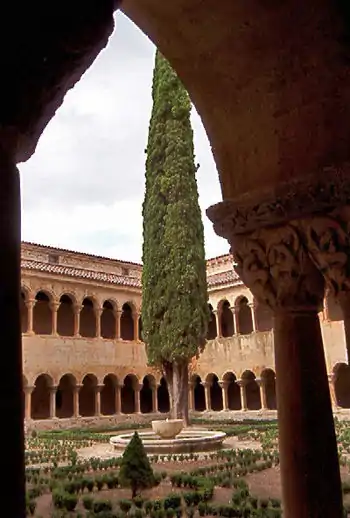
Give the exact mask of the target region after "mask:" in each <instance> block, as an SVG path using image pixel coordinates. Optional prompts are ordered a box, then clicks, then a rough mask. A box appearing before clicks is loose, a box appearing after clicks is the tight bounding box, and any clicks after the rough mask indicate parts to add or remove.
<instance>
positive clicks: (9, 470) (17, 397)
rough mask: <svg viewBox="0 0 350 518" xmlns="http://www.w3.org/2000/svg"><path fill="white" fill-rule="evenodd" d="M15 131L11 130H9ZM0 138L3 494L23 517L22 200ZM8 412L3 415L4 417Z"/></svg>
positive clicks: (8, 147)
mask: <svg viewBox="0 0 350 518" xmlns="http://www.w3.org/2000/svg"><path fill="white" fill-rule="evenodd" d="M13 129H14V130H15V128H13ZM1 132H2V133H1V134H2V140H1V141H0V249H1V268H0V288H1V289H0V293H1V296H0V328H1V334H2V337H3V343H4V344H5V347H6V362H5V364H4V368H3V369H2V374H1V376H2V377H1V383H2V387H3V394H2V397H1V398H0V415H1V416H3V418H4V419H5V418H6V425H5V426H3V430H2V431H3V439H2V440H3V444H4V445H5V446H4V447H5V448H6V455H4V457H3V460H2V469H3V472H4V473H6V477H5V478H4V479H3V483H2V487H1V489H2V493H3V495H7V506H8V507H7V508H8V509H11V513H10V514H11V515H12V516H16V517H17V516H18V517H21V518H22V517H24V516H25V511H24V509H25V476H24V446H23V445H24V420H23V414H24V412H23V386H22V384H23V378H22V368H23V358H22V342H21V340H22V332H21V327H22V326H21V310H20V293H21V200H20V179H19V173H18V170H17V168H16V166H15V161H14V159H13V158H12V156H11V155H10V153H11V151H10V150H11V147H12V149H13V148H14V146H15V145H16V144H15V143H13V142H4V140H5V139H4V138H3V134H4V132H6V129H4V127H2V129H1ZM5 416H6V417H5Z"/></svg>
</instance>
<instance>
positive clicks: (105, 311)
mask: <svg viewBox="0 0 350 518" xmlns="http://www.w3.org/2000/svg"><path fill="white" fill-rule="evenodd" d="M101 336H102V338H106V339H109V340H113V339H114V338H115V336H116V318H115V311H114V307H113V304H112V303H111V302H110V301H109V300H105V301H104V303H103V306H102V313H101Z"/></svg>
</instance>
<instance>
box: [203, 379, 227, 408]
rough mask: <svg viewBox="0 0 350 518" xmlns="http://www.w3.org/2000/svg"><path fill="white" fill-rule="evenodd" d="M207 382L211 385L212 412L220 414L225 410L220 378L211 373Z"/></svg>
mask: <svg viewBox="0 0 350 518" xmlns="http://www.w3.org/2000/svg"><path fill="white" fill-rule="evenodd" d="M205 381H206V383H207V384H208V385H209V393H210V410H214V411H215V412H219V411H220V410H222V409H223V400H222V389H221V387H220V385H219V378H218V377H217V375H216V374H213V373H210V374H208V376H207V377H206V380H205ZM207 410H209V409H207Z"/></svg>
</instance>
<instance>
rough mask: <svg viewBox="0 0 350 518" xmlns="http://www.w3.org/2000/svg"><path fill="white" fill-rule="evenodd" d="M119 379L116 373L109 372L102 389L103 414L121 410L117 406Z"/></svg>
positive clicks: (111, 413)
mask: <svg viewBox="0 0 350 518" xmlns="http://www.w3.org/2000/svg"><path fill="white" fill-rule="evenodd" d="M117 390H119V389H118V379H117V377H116V376H115V375H114V374H107V376H105V377H104V380H103V387H102V390H101V414H103V415H113V414H116V413H117V412H120V408H118V407H117Z"/></svg>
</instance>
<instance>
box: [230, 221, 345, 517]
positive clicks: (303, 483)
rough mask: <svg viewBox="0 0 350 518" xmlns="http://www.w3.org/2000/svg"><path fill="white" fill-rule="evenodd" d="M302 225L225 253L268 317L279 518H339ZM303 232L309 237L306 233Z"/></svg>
mask: <svg viewBox="0 0 350 518" xmlns="http://www.w3.org/2000/svg"><path fill="white" fill-rule="evenodd" d="M302 225H303V223H301V222H300V221H298V222H296V223H295V224H293V225H285V226H284V227H275V228H273V229H259V230H256V231H254V232H252V233H251V234H249V235H242V236H237V235H236V236H235V237H234V238H233V239H232V242H231V245H232V249H233V250H234V256H235V260H236V267H235V268H236V271H237V273H238V274H239V275H240V276H241V278H242V279H243V281H244V282H245V284H246V285H247V286H248V287H249V288H250V289H251V291H252V293H253V295H254V296H255V297H256V299H257V300H258V302H259V303H260V304H267V305H269V306H270V308H272V310H273V312H274V346H275V364H276V389H277V391H276V395H277V402H278V426H279V447H280V466H281V479H282V494H283V508H284V516H285V518H296V517H298V518H319V517H321V516H332V518H333V517H337V518H338V517H339V518H340V517H341V516H342V494H341V482H340V473H339V463H338V453H337V444H336V437H335V430H334V422H333V414H332V406H331V399H330V394H329V386H328V378H327V371H326V363H325V357H324V350H323V343H322V335H321V327H320V321H319V318H318V312H319V310H320V308H321V307H322V303H323V297H324V281H323V278H322V275H321V273H320V271H319V270H318V269H317V268H315V266H314V264H313V263H312V261H311V260H310V258H309V255H308V252H307V250H306V248H305V246H307V239H306V238H305V237H304V235H303V231H302V230H303V229H302V228H301V227H302ZM300 228H301V230H300ZM312 230H313V229H312ZM309 231H310V234H312V237H314V234H315V232H314V231H313V232H311V230H310V228H309V226H307V232H309ZM315 430H318V431H319V432H318V433H317V435H315ZM320 459H322V469H320V464H319V463H320Z"/></svg>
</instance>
